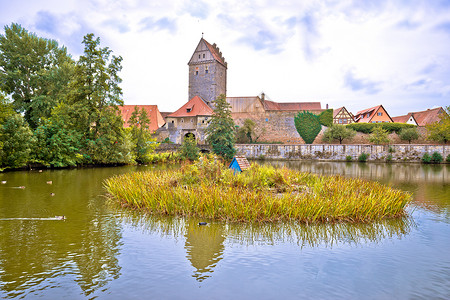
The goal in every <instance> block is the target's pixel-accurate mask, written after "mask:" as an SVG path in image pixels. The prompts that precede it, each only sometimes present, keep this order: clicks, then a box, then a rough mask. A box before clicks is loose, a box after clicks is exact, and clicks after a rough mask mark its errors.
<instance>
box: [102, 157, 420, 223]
mask: <svg viewBox="0 0 450 300" xmlns="http://www.w3.org/2000/svg"><path fill="white" fill-rule="evenodd" d="M105 188H106V190H107V192H108V195H109V197H110V198H111V199H112V200H114V201H118V202H119V203H121V204H122V206H125V207H131V208H135V209H141V210H145V211H148V212H150V213H158V214H166V215H181V216H195V217H200V218H208V219H219V220H230V221H244V222H247V221H251V222H272V221H287V220H296V221H300V222H305V223H312V222H340V221H348V222H367V221H372V220H378V219H382V218H388V217H397V216H401V215H404V213H405V212H404V207H405V205H406V204H407V203H408V202H409V201H410V198H411V197H410V194H408V193H405V192H402V191H399V190H394V189H391V188H389V187H387V186H384V185H381V184H379V183H377V182H370V181H364V180H360V179H349V178H344V177H341V176H317V175H312V174H309V173H301V172H296V171H293V170H289V169H285V168H283V169H275V168H273V167H269V166H258V165H257V164H253V165H252V167H251V168H250V169H248V170H246V171H245V172H243V173H240V174H236V175H234V174H233V171H231V170H229V169H227V167H226V166H225V165H223V164H222V163H221V162H219V161H217V160H216V159H215V158H207V157H202V158H201V159H200V161H199V162H197V163H195V164H192V165H184V166H183V167H182V168H181V169H179V170H170V171H151V172H135V173H128V174H124V175H119V176H115V177H112V178H110V179H108V180H106V181H105Z"/></svg>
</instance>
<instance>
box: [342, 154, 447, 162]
mask: <svg viewBox="0 0 450 300" xmlns="http://www.w3.org/2000/svg"><path fill="white" fill-rule="evenodd" d="M449 156H450V155H449ZM352 159H353V158H352V156H351V155H347V156H346V157H345V160H346V161H352Z"/></svg>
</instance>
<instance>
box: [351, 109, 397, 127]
mask: <svg viewBox="0 0 450 300" xmlns="http://www.w3.org/2000/svg"><path fill="white" fill-rule="evenodd" d="M355 122H356V123H392V122H393V121H392V119H391V117H390V116H389V114H388V113H387V111H386V110H385V109H384V107H383V105H378V106H375V107H371V108H368V109H365V110H361V111H358V112H357V113H356V114H355Z"/></svg>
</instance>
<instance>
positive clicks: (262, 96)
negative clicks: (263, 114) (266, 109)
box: [261, 93, 266, 101]
mask: <svg viewBox="0 0 450 300" xmlns="http://www.w3.org/2000/svg"><path fill="white" fill-rule="evenodd" d="M265 97H266V94H264V93H261V100H263V101H264V98H265Z"/></svg>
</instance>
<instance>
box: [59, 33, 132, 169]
mask: <svg viewBox="0 0 450 300" xmlns="http://www.w3.org/2000/svg"><path fill="white" fill-rule="evenodd" d="M83 44H84V46H85V48H84V55H82V56H80V59H79V60H78V62H77V65H76V67H75V72H74V78H73V81H72V82H71V84H70V90H71V92H70V94H69V96H68V101H67V107H66V108H65V110H66V111H67V114H68V118H67V119H68V122H69V123H70V124H71V126H72V127H71V128H75V129H76V131H77V132H79V133H81V134H82V142H83V145H82V154H83V157H84V159H85V162H88V163H96V164H97V163H100V164H103V163H106V164H108V163H127V162H130V161H132V157H133V155H132V149H131V148H132V142H131V141H130V140H129V139H128V137H129V136H128V134H127V133H126V132H125V130H124V129H123V120H122V117H121V116H120V113H119V110H118V108H117V105H123V101H122V98H121V97H122V89H121V88H120V87H119V84H120V82H121V81H122V80H121V78H120V77H119V75H118V73H119V72H120V70H121V69H122V66H121V61H122V58H121V57H120V56H118V57H116V56H114V55H113V56H111V50H109V49H108V48H107V47H105V48H101V47H100V38H95V37H94V35H93V34H92V33H90V34H87V35H86V36H85V37H84V39H83Z"/></svg>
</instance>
